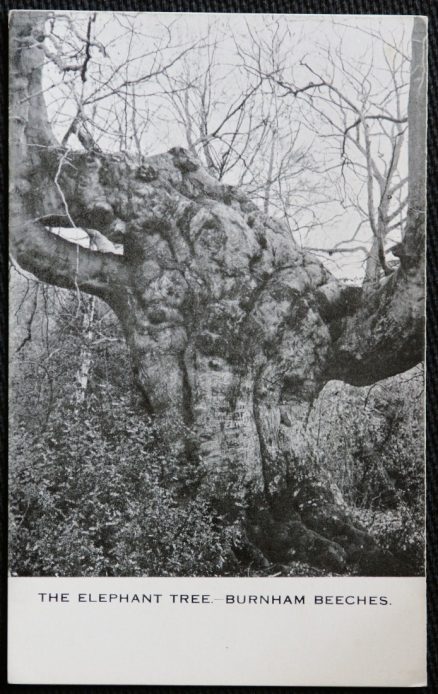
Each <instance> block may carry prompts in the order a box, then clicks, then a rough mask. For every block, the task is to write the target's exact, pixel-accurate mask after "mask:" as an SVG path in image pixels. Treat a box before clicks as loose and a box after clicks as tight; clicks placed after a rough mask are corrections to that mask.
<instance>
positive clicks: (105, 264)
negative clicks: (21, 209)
mask: <svg viewBox="0 0 438 694" xmlns="http://www.w3.org/2000/svg"><path fill="white" fill-rule="evenodd" d="M11 249H12V251H13V253H14V256H15V257H16V259H17V261H18V262H19V264H20V265H21V267H22V268H24V269H25V270H27V271H28V272H31V273H32V274H33V275H35V277H37V278H38V279H39V280H41V281H43V282H47V283H48V284H53V285H56V286H58V287H63V288H65V289H80V290H81V291H84V292H88V293H89V294H93V295H95V296H99V297H100V298H102V299H105V300H106V301H108V303H110V304H113V303H114V302H116V301H117V299H118V294H119V293H120V291H121V290H122V289H123V284H124V281H126V278H125V277H124V275H125V268H124V262H123V258H122V257H120V256H117V255H115V254H113V253H99V252H97V251H91V250H88V249H87V248H82V247H81V246H78V245H77V244H74V243H70V242H69V241H67V240H65V239H63V238H61V237H60V236H57V235H55V234H53V233H51V232H50V231H48V230H47V229H46V228H45V227H44V226H43V225H42V224H40V223H39V222H35V221H27V222H26V221H24V220H23V221H21V220H20V218H19V217H18V216H16V217H15V219H12V220H11Z"/></svg>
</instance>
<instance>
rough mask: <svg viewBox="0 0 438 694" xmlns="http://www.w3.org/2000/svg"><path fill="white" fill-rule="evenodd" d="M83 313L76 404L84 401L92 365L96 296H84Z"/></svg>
mask: <svg viewBox="0 0 438 694" xmlns="http://www.w3.org/2000/svg"><path fill="white" fill-rule="evenodd" d="M84 302H85V307H84V313H83V316H82V334H81V338H82V342H81V350H80V354H79V368H78V370H77V372H76V383H77V389H76V395H75V400H76V405H78V406H79V405H82V404H83V403H84V402H85V398H86V394H87V388H88V381H89V377H90V371H91V365H92V352H91V342H92V340H93V332H94V331H93V322H94V311H95V304H96V297H94V296H84Z"/></svg>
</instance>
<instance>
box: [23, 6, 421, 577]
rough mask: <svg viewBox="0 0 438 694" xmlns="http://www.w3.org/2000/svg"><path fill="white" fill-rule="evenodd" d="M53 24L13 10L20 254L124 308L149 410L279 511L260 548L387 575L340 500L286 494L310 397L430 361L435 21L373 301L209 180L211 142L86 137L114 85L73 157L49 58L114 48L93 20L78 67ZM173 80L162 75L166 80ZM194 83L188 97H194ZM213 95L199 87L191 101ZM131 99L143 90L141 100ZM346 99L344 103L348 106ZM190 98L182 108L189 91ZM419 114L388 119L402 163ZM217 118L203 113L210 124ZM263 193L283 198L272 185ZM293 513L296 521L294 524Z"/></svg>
mask: <svg viewBox="0 0 438 694" xmlns="http://www.w3.org/2000/svg"><path fill="white" fill-rule="evenodd" d="M50 21H51V20H50V18H48V16H47V14H45V13H27V12H16V13H14V14H13V16H12V23H11V129H10V132H11V156H10V160H11V184H12V192H11V204H10V225H11V250H12V253H13V256H14V258H15V259H16V261H17V263H18V264H19V265H20V266H21V267H22V268H24V269H25V270H27V271H28V272H30V273H32V274H33V275H35V277H37V278H38V279H39V280H41V281H42V282H44V283H49V284H52V285H56V286H59V287H65V288H70V289H77V290H80V291H82V292H86V293H88V294H90V295H92V296H97V297H99V298H101V299H102V300H103V301H105V302H106V303H107V304H108V305H109V306H110V307H111V308H112V309H113V311H114V313H115V314H116V316H117V317H118V320H119V321H120V324H121V326H122V328H123V332H124V335H125V338H126V342H127V345H128V347H129V352H130V357H131V367H132V369H133V371H134V374H135V378H136V383H137V385H138V388H139V389H140V391H141V393H142V394H143V398H144V404H145V408H146V409H147V410H148V411H149V412H152V413H156V414H158V413H165V414H166V415H167V416H169V417H171V418H177V419H179V420H183V421H184V423H185V425H186V426H187V428H188V429H190V430H191V432H192V435H191V438H190V442H185V441H181V448H182V450H185V451H186V455H187V456H191V457H192V458H196V457H197V458H200V459H202V460H204V461H205V462H206V463H207V465H208V468H209V470H210V471H211V473H210V479H209V480H208V483H209V484H210V485H211V486H212V488H214V485H215V484H216V483H218V481H221V480H223V479H226V478H227V476H230V475H233V476H234V478H236V477H237V478H239V479H240V481H241V484H242V486H247V487H248V488H251V490H252V492H256V493H257V494H258V495H259V498H262V499H263V500H264V501H263V503H262V504H261V506H259V510H258V512H254V513H252V514H250V515H249V517H248V525H247V532H248V536H249V539H250V540H251V542H252V543H253V544H254V545H255V546H257V547H258V549H259V550H261V551H262V552H263V553H266V554H269V552H270V547H272V544H273V543H274V544H275V543H276V544H275V546H276V552H277V556H278V557H280V558H281V559H284V560H285V561H286V560H287V557H288V556H289V554H290V552H291V551H292V550H291V548H292V547H294V548H295V549H294V550H293V551H294V552H295V551H296V548H297V547H301V551H302V555H303V556H306V554H312V553H313V554H314V555H315V554H316V555H318V557H319V558H320V560H321V561H323V562H324V561H325V563H326V564H329V565H331V566H333V567H335V568H336V569H338V570H341V569H342V567H343V566H344V565H345V563H346V562H347V561H351V560H352V559H355V560H360V561H361V562H362V570H363V571H364V572H367V571H373V569H372V568H370V567H371V565H372V563H373V561H376V557H378V556H379V552H378V549H377V547H376V545H375V543H374V541H373V540H372V539H371V538H370V537H369V536H368V535H367V534H366V533H365V532H363V531H362V530H360V529H359V528H357V527H355V525H354V523H352V521H351V518H349V517H348V516H347V515H346V513H345V512H344V511H343V510H342V509H341V508H340V507H337V506H336V499H335V496H334V495H333V494H332V493H331V491H330V490H329V489H327V490H326V492H325V495H323V497H321V496H319V497H318V499H319V500H318V504H317V505H316V504H315V503H313V502H312V500H311V499H308V500H307V502H306V503H304V504H302V505H301V506H298V505H296V504H295V505H294V502H293V500H292V499H291V498H289V497H288V484H289V480H290V479H291V478H293V475H294V470H295V466H296V461H297V460H298V459H299V457H300V455H301V454H302V446H303V436H302V433H303V428H304V426H305V423H306V420H307V417H308V415H309V411H310V409H311V406H312V402H313V401H314V399H315V398H316V397H317V395H318V393H319V392H320V391H321V389H322V388H323V386H324V385H325V384H326V383H327V382H328V381H330V380H332V379H338V380H341V381H344V382H345V383H349V384H352V385H358V386H361V385H367V384H372V383H374V382H376V381H378V380H380V379H384V378H386V377H389V376H391V375H394V374H398V373H401V372H403V371H405V370H407V369H409V368H411V367H412V366H414V365H415V364H417V363H418V362H420V361H421V360H422V358H423V332H424V306H423V293H424V277H423V271H424V228H425V124H426V27H425V23H424V21H423V20H421V19H417V18H416V19H415V21H414V29H413V35H412V57H411V70H410V85H409V106H408V116H407V117H408V138H409V185H408V187H409V196H408V207H407V217H406V223H405V226H404V236H403V239H402V241H401V243H400V244H399V246H398V249H397V255H398V258H399V260H400V265H399V267H398V269H397V270H396V271H395V272H393V273H391V275H390V276H389V279H388V280H387V281H385V282H373V283H372V287H371V288H370V287H367V288H366V289H361V288H358V287H351V286H344V285H343V284H342V283H341V282H340V281H338V280H337V279H335V278H334V277H333V276H332V275H331V274H330V272H329V271H328V270H327V269H326V267H325V266H324V265H322V264H321V263H320V262H319V261H318V260H317V259H316V257H315V255H314V254H310V253H307V252H303V251H302V250H301V249H300V248H299V247H297V246H296V245H294V244H293V243H291V237H290V233H289V230H288V229H287V227H286V226H284V225H283V224H282V223H280V222H279V221H277V220H275V219H273V218H270V217H268V216H267V215H266V214H265V213H264V212H263V211H261V210H260V209H259V208H258V207H257V206H256V205H255V204H254V203H253V202H252V201H251V200H250V199H249V198H248V197H247V195H245V194H243V193H242V192H241V190H240V189H239V188H237V187H232V186H230V185H227V184H224V183H223V182H221V180H218V178H217V177H215V175H212V173H214V174H216V173H217V168H216V165H214V166H213V164H215V162H214V157H213V155H212V154H211V150H209V151H205V147H208V146H209V145H210V143H211V142H212V137H209V136H208V133H207V134H206V133H204V136H203V137H204V139H203V140H202V143H201V144H202V145H203V146H204V150H203V155H204V157H205V163H206V164H207V165H208V167H209V170H207V169H206V168H204V166H203V165H202V164H201V162H200V160H199V159H198V158H197V157H196V156H195V155H194V154H193V147H192V151H190V149H189V150H185V149H182V148H180V147H174V148H172V149H171V150H170V151H168V152H165V153H164V154H160V155H156V156H151V157H139V154H138V152H137V154H135V155H130V154H128V153H127V152H125V151H120V152H118V153H114V152H112V153H107V152H103V151H100V148H99V147H98V146H96V138H95V137H94V135H93V133H91V135H92V137H90V138H88V137H87V132H86V127H85V126H86V123H85V126H84V120H83V118H82V120H81V117H82V116H81V109H82V112H83V108H84V103H85V102H86V104H87V105H88V106H90V107H91V104H92V101H93V100H96V99H99V98H100V97H101V96H102V97H103V94H105V95H106V94H107V92H106V91H102V90H104V88H106V86H107V84H108V83H107V82H106V81H105V80H104V79H102V81H101V82H100V83H96V85H93V89H92V94H94V95H93V96H92V95H88V97H85V96H84V98H83V100H82V102H81V103H79V108H78V113H77V117H76V116H75V117H76V125H75V132H76V133H77V135H78V137H79V139H80V140H81V141H82V144H83V149H82V150H73V149H69V148H68V146H67V145H68V138H64V142H59V141H58V140H57V139H56V138H55V136H54V133H53V130H52V127H51V124H50V122H49V118H48V115H47V109H46V103H45V94H44V88H43V82H42V79H43V70H44V66H45V61H46V60H47V59H48V60H51V61H55V63H59V68H60V69H61V70H62V71H64V72H65V73H68V72H71V71H73V72H75V73H77V75H79V76H80V75H82V77H86V75H87V69H88V65H89V62H90V56H91V55H92V53H93V51H95V52H96V53H97V52H99V51H102V50H104V49H103V48H102V47H101V46H100V45H95V42H94V41H93V39H92V33H91V28H90V27H91V25H92V18H91V19H90V21H89V23H88V27H89V28H90V29H89V31H88V30H87V35H86V36H82V35H81V37H79V39H78V40H80V41H82V44H81V46H82V47H81V49H80V51H79V52H78V50H77V47H76V46H75V48H74V57H73V59H72V62H68V61H69V60H70V58H69V57H68V56H67V57H65V56H64V55H63V54H61V53H56V55H53V49H52V48H51V47H50V46H51V44H52V45H53V43H54V42H55V44H56V36H55V38H53V31H52V35H51V28H50V26H51V25H50ZM71 26H73V27H74V20H72V24H71ZM76 38H78V37H77V36H76ZM164 68H165V66H163V65H160V66H157V69H160V70H161V71H162V75H163V79H165V71H163V70H164ZM122 73H123V70H121V71H119V72H118V71H117V68H115V69H114V71H113V77H112V79H116V78H117V79H118V80H119V79H120V84H119V82H117V87H118V91H120V89H122V91H123V89H125V87H126V88H128V87H129V88H131V87H132V84H131V83H130V80H129V78H128V79H127V78H126V77H125V78H124V77H123V75H122ZM317 79H319V78H318V76H314V80H315V81H316V80H317ZM81 81H82V85H83V84H84V83H86V80H85V81H84V80H81ZM277 86H281V87H282V88H283V90H284V89H286V90H291V89H292V87H291V86H290V85H285V84H280V85H277ZM326 86H327V85H324V87H326ZM119 87H120V89H119ZM186 87H187V85H185V91H184V92H183V94H184V95H187V94H190V92H188V91H187V89H186ZM198 87H199V83H198V82H195V84H194V87H193V89H195V90H196V89H198ZM321 88H322V87H318V89H321ZM330 88H331V87H330ZM306 89H307V91H309V90H310V89H313V90H315V89H316V87H315V85H312V86H311V87H310V85H307V87H306ZM112 91H113V92H114V90H112ZM116 91H117V90H116ZM133 95H134V92H130V93H129V95H128V96H129V98H130V99H131V101H130V102H129V103H130V105H131V106H132V104H133V101H132V98H134V99H135V95H134V96H133ZM204 96H205V95H204ZM126 98H128V97H126ZM199 98H200V99H201V101H202V98H203V92H202V91H201V93H200V95H199ZM342 98H343V97H342V95H337V96H336V97H335V102H336V99H339V100H342ZM125 103H126V101H125ZM175 103H177V102H175ZM178 103H179V107H180V108H181V109H184V108H185V103H184V96H183V101H182V102H178ZM122 111H123V106H122ZM133 113H134V112H133ZM131 116H132V114H131ZM118 118H119V119H120V118H121V116H120V114H119V115H118ZM367 118H368V116H367V114H366V113H365V112H362V111H360V110H359V112H356V111H355V112H354V114H353V119H352V121H351V122H350V121H348V122H347V123H346V126H345V128H344V131H343V135H342V137H343V138H344V139H345V142H346V143H347V141H348V142H349V141H350V140H351V138H352V137H353V133H354V131H355V130H357V128H362V135H361V137H362V140H361V142H362V144H360V147H362V149H363V154H364V157H365V162H366V163H365V167H366V173H365V175H366V176H367V177H369V176H370V175H374V177H375V178H376V177H377V172H376V171H375V167H374V165H373V162H372V160H371V159H370V156H369V152H368V145H367V127H368V123H367ZM382 118H383V116H381V117H380V120H379V123H382ZM405 120H406V119H405V117H404V116H403V118H400V119H397V118H393V119H392V120H391V124H390V125H391V127H392V126H394V127H393V129H392V130H391V133H390V135H389V138H390V142H391V143H392V144H391V146H392V154H393V159H394V160H395V159H396V157H397V147H398V143H399V142H400V139H401V137H402V136H404V129H405V128H406V122H405ZM356 121H357V122H356ZM128 122H131V123H132V118H131V120H130V119H129V117H128V118H125V117H124V120H123V119H122V120H121V121H120V128H121V132H122V133H123V132H124V127H125V125H126V123H128ZM78 123H79V125H77V124H78ZM184 123H185V125H186V126H188V125H189V123H190V121H189V120H188V119H186V120H184ZM205 124H206V121H205V119H204V116H203V115H202V114H201V115H200V120H199V123H198V127H199V128H200V129H201V130H202V128H203V127H205ZM76 126H77V127H76ZM353 126H354V127H353ZM382 127H383V126H382ZM400 128H402V129H400ZM72 130H73V128H72ZM135 131H136V130H135V128H134V132H135ZM69 136H70V135H69ZM187 137H188V139H189V137H190V138H191V137H192V135H188V136H187ZM122 139H123V138H122ZM192 144H193V143H192ZM188 145H189V147H190V141H189V142H188ZM349 146H350V145H349ZM352 146H353V145H352ZM123 149H124V148H123V147H122V150H123ZM230 151H231V150H230ZM230 156H231V154H230ZM209 158H211V159H212V162H209ZM210 163H211V166H210ZM377 179H378V180H377V184H378V185H381V193H382V200H381V203H380V205H378V207H377V208H376V207H375V205H374V206H373V205H372V204H371V203H372V201H371V202H370V204H371V207H372V211H373V214H374V217H373V218H374V223H375V227H376V228H375V229H374V228H373V234H374V236H375V239H376V242H378V243H379V244H380V242H382V241H383V238H384V236H385V234H386V233H387V228H388V227H387V226H386V227H382V226H379V224H380V222H379V220H382V223H384V224H386V225H388V223H390V222H391V219H390V217H391V214H392V213H389V211H388V209H387V207H385V205H386V203H385V202H384V200H385V195H384V193H385V191H388V190H389V189H391V190H393V189H394V186H397V185H399V183H400V181H397V180H395V179H393V178H392V173H391V170H390V168H389V169H387V171H386V176H385V177H384V179H383V181H382V182H380V179H379V178H378V177H377ZM373 185H374V184H373ZM265 192H266V196H267V198H268V201H269V194H270V193H269V188H268V189H266V191H265ZM268 207H269V205H268ZM268 207H267V208H266V209H268ZM370 209H371V208H370ZM368 212H370V210H368ZM388 220H389V221H388ZM55 227H65V228H67V227H70V228H72V229H74V230H76V231H77V229H83V230H91V234H93V233H94V234H95V236H94V238H100V239H101V241H103V242H107V245H106V244H105V243H103V244H102V246H101V248H100V249H99V245H98V244H97V243H96V244H95V249H93V248H92V247H90V248H86V247H83V246H81V245H79V244H78V243H73V242H72V241H70V240H67V239H65V238H62V237H61V236H60V235H59V234H55V233H53V232H52V231H51V229H53V228H55ZM87 234H89V231H87ZM96 234H97V235H98V236H97V237H96ZM113 244H123V249H124V250H123V255H120V254H117V253H115V252H114V250H113V249H114V246H113ZM127 368H128V367H127ZM193 442H195V443H193ZM189 443H190V445H189ZM315 493H316V492H315ZM279 499H281V504H280V502H279ZM285 500H286V501H285ZM280 506H281V509H283V510H282V511H281V512H282V513H283V514H284V513H285V511H284V508H285V507H286V508H287V514H288V515H287V514H286V518H287V522H285V521H284V517H283V519H282V521H283V522H282V523H281V524H280V525H279V523H278V514H279V513H280V510H279V509H280ZM262 518H263V523H262V522H261V519H262Z"/></svg>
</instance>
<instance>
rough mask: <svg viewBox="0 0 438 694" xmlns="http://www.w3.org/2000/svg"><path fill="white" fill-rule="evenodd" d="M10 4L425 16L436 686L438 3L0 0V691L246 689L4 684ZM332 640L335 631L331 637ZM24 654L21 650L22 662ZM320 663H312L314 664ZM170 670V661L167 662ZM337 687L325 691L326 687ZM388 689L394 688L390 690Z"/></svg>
mask: <svg viewBox="0 0 438 694" xmlns="http://www.w3.org/2000/svg"><path fill="white" fill-rule="evenodd" d="M10 9H53V10H55V9H60V10H62V9H64V10H119V11H137V12H138V11H163V12H170V11H174V12H254V13H255V12H267V13H273V12H278V13H282V12H288V13H327V14H330V13H332V14H416V15H427V16H428V17H429V107H428V111H429V116H428V118H429V122H428V240H427V253H428V262H427V273H428V275H427V277H428V316H427V318H428V329H427V406H428V410H427V431H426V441H427V461H428V474H427V509H428V510H427V532H428V557H427V559H428V608H429V609H428V656H429V658H428V666H429V685H428V687H427V690H426V688H421V689H420V690H418V689H417V690H414V691H423V690H424V691H431V692H434V691H438V676H437V675H438V644H437V609H436V608H437V600H438V598H437V578H438V571H437V564H438V560H437V537H438V532H437V523H436V522H435V516H436V515H437V516H438V499H437V493H436V492H437V467H438V461H437V458H438V456H437V448H438V424H437V418H438V417H437V415H438V411H437V409H438V406H437V362H438V356H437V346H438V318H437V306H438V296H437V291H438V290H437V279H438V269H437V246H438V243H437V232H436V228H437V226H438V224H437V222H438V211H437V193H436V192H435V185H436V173H437V168H438V161H437V138H436V134H435V127H436V116H435V114H436V112H437V109H438V96H437V92H438V74H437V73H438V50H437V49H438V0H173V1H172V0H161V1H159V0H148V1H147V2H141V1H139V0H124V1H122V0H120V1H119V2H117V1H116V2H115V1H114V0H106V2H103V1H102V0H94V2H75V1H74V0H70V1H69V2H65V0H58V1H57V2H53V0H45V2H38V1H37V0H34V1H33V2H19V1H18V0H17V1H16V2H5V1H4V0H0V32H1V34H0V46H1V64H0V84H1V89H0V109H1V116H0V148H1V152H0V189H1V191H2V196H1V204H0V336H1V341H0V363H1V370H0V454H2V457H1V460H2V462H3V461H4V464H3V465H2V466H1V474H0V513H1V518H0V521H1V522H0V550H1V552H0V559H1V561H0V692H3V691H4V692H15V691H17V692H23V694H24V693H27V692H29V693H30V692H41V693H43V692H54V693H55V694H56V693H58V692H59V694H63V693H65V694H73V693H75V692H84V693H86V694H92V693H93V692H102V694H111V693H112V692H120V694H125V692H126V693H127V694H128V693H129V692H143V691H145V692H146V691H157V692H163V694H164V692H170V691H176V692H178V691H189V690H192V691H194V692H208V691H211V692H216V691H217V692H226V693H227V694H232V693H233V692H236V693H238V692H248V691H249V689H248V688H245V687H220V688H214V687H146V686H145V687H143V686H141V687H132V686H129V687H128V686H127V687H116V686H114V687H111V686H101V687H96V686H81V685H78V686H47V685H40V686H30V685H8V684H7V680H6V611H7V591H6V576H7V513H6V511H7V467H6V448H7V441H6V436H7V434H6V423H7V407H6V401H7V268H8V264H7V198H6V195H7V73H8V55H7V12H8V10H10ZM334 638H335V635H334ZM25 657H26V655H25V653H23V659H25ZM317 667H318V664H317V663H315V668H317ZM169 668H171V663H169ZM285 689H286V690H287V691H289V690H292V691H294V692H300V691H301V692H319V691H322V688H319V687H308V688H302V687H288V688H279V687H261V688H260V691H262V692H266V693H268V692H274V691H284V690H285ZM350 689H351V691H354V692H360V691H365V690H366V688H355V689H353V688H343V691H348V690H350ZM334 690H337V688H331V691H334ZM389 691H392V690H389Z"/></svg>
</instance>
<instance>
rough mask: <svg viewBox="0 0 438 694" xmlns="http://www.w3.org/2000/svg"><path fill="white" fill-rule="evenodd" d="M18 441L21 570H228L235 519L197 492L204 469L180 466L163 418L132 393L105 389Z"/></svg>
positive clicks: (16, 547) (14, 480) (14, 555)
mask: <svg viewBox="0 0 438 694" xmlns="http://www.w3.org/2000/svg"><path fill="white" fill-rule="evenodd" d="M102 396H103V397H102ZM167 433H168V432H167ZM11 449H12V450H11V461H12V463H11V480H10V518H11V522H10V568H11V571H12V572H13V573H14V574H18V575H62V576H65V575H95V576H142V575H148V576H150V575H160V576H166V575H173V576H183V575H194V574H196V575H204V576H208V575H215V574H218V573H220V574H221V575H223V574H226V573H227V571H228V570H231V566H232V563H233V555H232V553H231V545H232V541H233V536H234V534H235V533H236V527H237V525H233V524H231V525H230V524H228V525H226V524H225V523H224V522H222V519H221V518H219V517H218V515H217V514H216V513H215V511H214V509H213V507H212V504H211V502H210V500H209V499H208V498H207V497H206V496H202V495H199V494H198V495H197V494H196V485H197V482H199V480H201V479H202V469H200V468H199V466H198V465H196V464H195V463H192V464H189V465H187V463H186V464H185V466H182V465H181V462H180V460H179V459H178V455H177V453H176V452H175V451H172V449H171V447H170V446H169V445H166V444H165V443H164V441H163V436H162V428H161V425H160V423H159V422H158V421H157V420H154V419H151V418H147V417H144V416H140V414H139V413H138V412H137V411H136V410H135V408H133V406H132V405H131V404H130V403H129V401H128V398H126V397H119V398H118V399H115V398H114V397H112V398H111V397H109V392H108V389H107V391H106V392H105V393H101V397H100V398H99V399H98V398H91V401H90V400H89V401H88V404H87V407H86V408H85V407H84V408H82V409H76V410H74V409H70V410H69V409H67V408H64V410H61V409H59V410H58V411H57V412H56V416H55V415H53V416H52V418H51V420H50V422H49V425H48V427H47V429H46V431H45V433H44V434H43V435H42V436H41V437H40V438H39V439H38V438H37V437H36V436H32V435H30V434H29V433H28V432H26V430H24V429H19V430H18V431H16V433H15V435H14V437H13V440H12V442H11ZM194 492H195V493H194Z"/></svg>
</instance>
